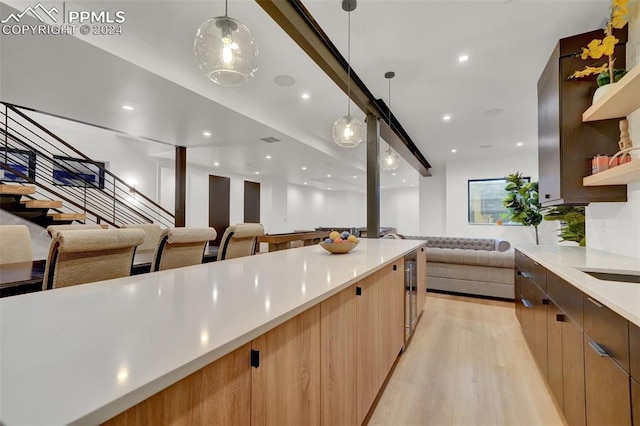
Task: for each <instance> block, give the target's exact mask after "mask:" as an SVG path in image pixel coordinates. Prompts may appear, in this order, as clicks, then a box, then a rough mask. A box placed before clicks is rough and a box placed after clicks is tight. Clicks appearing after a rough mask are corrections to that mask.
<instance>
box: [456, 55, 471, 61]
mask: <svg viewBox="0 0 640 426" xmlns="http://www.w3.org/2000/svg"><path fill="white" fill-rule="evenodd" d="M468 60H469V55H460V56H458V62H467V61H468Z"/></svg>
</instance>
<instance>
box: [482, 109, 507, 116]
mask: <svg viewBox="0 0 640 426" xmlns="http://www.w3.org/2000/svg"><path fill="white" fill-rule="evenodd" d="M503 112H504V109H502V108H493V109H488V110H486V111H485V112H483V113H482V114H484V115H486V116H492V115H500V114H502V113H503Z"/></svg>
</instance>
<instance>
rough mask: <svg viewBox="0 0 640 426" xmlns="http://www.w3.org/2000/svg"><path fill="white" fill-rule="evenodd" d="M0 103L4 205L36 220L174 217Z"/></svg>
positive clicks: (114, 221)
mask: <svg viewBox="0 0 640 426" xmlns="http://www.w3.org/2000/svg"><path fill="white" fill-rule="evenodd" d="M28 111H29V110H27V109H25V108H22V107H17V106H15V105H11V104H7V103H4V102H0V119H1V120H0V172H1V173H0V181H1V182H0V208H2V209H4V210H6V211H8V212H11V213H12V214H14V215H17V216H20V217H22V218H24V219H26V220H29V221H31V222H33V223H35V224H38V225H40V226H43V227H46V226H49V225H52V224H70V223H73V222H80V223H97V224H101V225H102V226H103V227H107V226H110V227H115V228H119V227H121V226H122V225H124V224H141V223H157V224H158V225H160V226H161V227H172V226H174V219H175V218H174V215H173V214H172V213H171V212H169V211H167V210H166V209H164V208H163V207H161V206H160V205H158V204H157V203H156V202H154V201H153V200H151V199H150V198H149V197H147V196H146V195H144V194H142V193H141V192H139V191H137V190H136V189H135V188H134V187H131V186H130V185H128V184H127V183H125V182H124V181H123V180H122V179H121V178H119V177H118V176H116V175H114V174H113V173H111V172H110V171H109V170H108V169H107V168H106V167H105V163H102V162H97V161H94V160H92V159H91V158H89V157H88V156H86V155H85V154H84V153H82V152H80V151H79V150H77V149H76V148H74V147H73V146H71V145H70V144H69V143H67V142H66V141H64V140H62V139H61V138H60V137H58V136H57V135H55V134H54V133H52V132H51V131H49V130H48V129H46V128H45V127H43V126H42V125H40V124H39V123H37V122H36V121H35V120H33V119H32V118H31V117H29V116H28V115H27V114H28Z"/></svg>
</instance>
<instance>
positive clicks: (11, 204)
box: [0, 184, 87, 227]
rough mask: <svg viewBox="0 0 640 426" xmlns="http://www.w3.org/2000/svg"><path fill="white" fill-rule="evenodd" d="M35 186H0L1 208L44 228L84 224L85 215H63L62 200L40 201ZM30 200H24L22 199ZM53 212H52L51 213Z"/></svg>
mask: <svg viewBox="0 0 640 426" xmlns="http://www.w3.org/2000/svg"><path fill="white" fill-rule="evenodd" d="M34 194H36V188H35V186H27V185H11V184H0V208H2V209H3V210H6V211H8V212H9V213H13V214H14V215H16V216H19V217H21V218H23V219H26V220H28V221H30V222H33V223H35V224H37V225H40V226H42V227H47V226H49V225H66V224H70V223H73V222H74V221H78V222H81V223H84V222H85V221H86V220H87V215H86V214H84V213H63V212H61V211H60V210H59V209H61V208H62V205H63V202H62V201H61V200H38V199H35V198H31V197H30V196H31V195H34ZM23 196H27V197H28V198H27V199H25V200H23V199H22V197H23ZM50 210H51V211H50Z"/></svg>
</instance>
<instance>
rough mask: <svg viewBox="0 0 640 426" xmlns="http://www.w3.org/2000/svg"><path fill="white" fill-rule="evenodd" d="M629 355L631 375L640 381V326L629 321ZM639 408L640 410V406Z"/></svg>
mask: <svg viewBox="0 0 640 426" xmlns="http://www.w3.org/2000/svg"><path fill="white" fill-rule="evenodd" d="M629 355H630V358H631V359H630V362H629V364H630V367H629V369H630V370H631V371H630V372H631V377H633V378H634V379H635V380H636V382H638V383H640V327H638V326H637V325H635V324H632V323H629ZM638 409H639V410H640V407H638ZM639 420H640V419H639ZM638 426H640V422H639V423H638Z"/></svg>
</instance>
